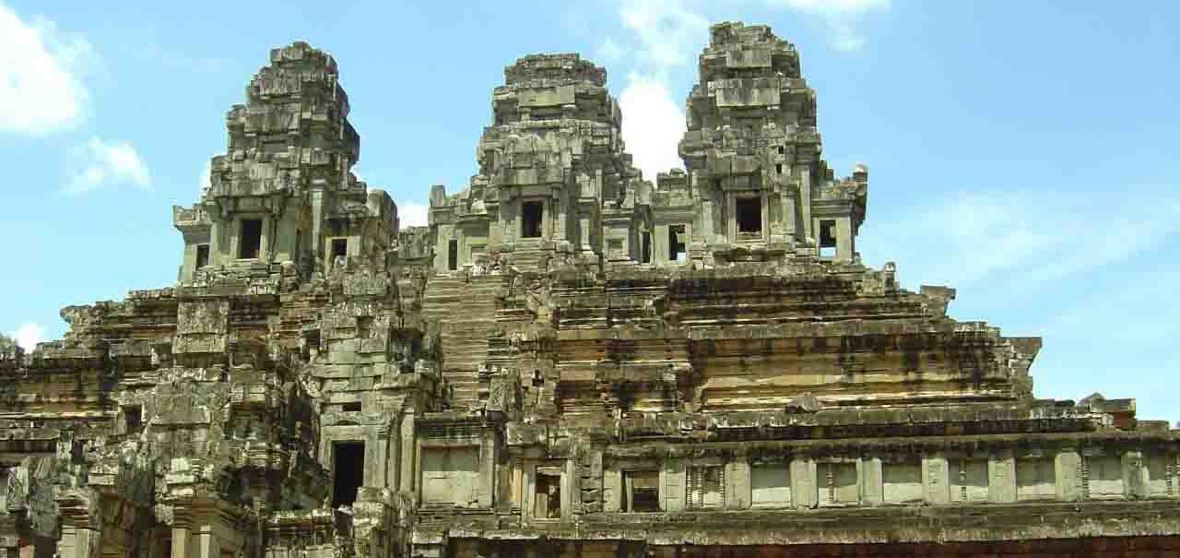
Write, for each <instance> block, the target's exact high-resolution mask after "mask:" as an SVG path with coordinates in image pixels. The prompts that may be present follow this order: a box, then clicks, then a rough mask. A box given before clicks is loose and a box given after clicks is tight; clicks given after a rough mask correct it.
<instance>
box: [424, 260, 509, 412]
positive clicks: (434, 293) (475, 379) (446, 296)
mask: <svg viewBox="0 0 1180 558" xmlns="http://www.w3.org/2000/svg"><path fill="white" fill-rule="evenodd" d="M503 286H504V276H502V275H479V276H474V277H463V276H450V275H436V276H434V277H431V278H430V279H429V281H427V283H426V302H425V304H424V305H423V309H422V312H423V315H424V316H425V317H426V319H428V320H437V321H438V324H439V332H440V337H441V340H442V349H443V362H442V372H443V377H444V378H446V381H447V384H448V385H449V386H451V388H452V390H453V398H452V400H451V407H452V408H454V409H457V410H466V409H468V408H469V407H470V406H471V405H472V403H475V402H476V401H478V400H479V389H480V385H479V369H480V367H481V366H482V365H484V363H486V362H487V359H488V335H489V334H491V333H492V331H493V329H494V327H495V325H496V311H497V298H498V296H499V295H500V291H501V289H502V288H503Z"/></svg>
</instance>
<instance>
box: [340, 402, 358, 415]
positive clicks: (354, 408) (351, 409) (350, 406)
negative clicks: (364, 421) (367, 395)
mask: <svg viewBox="0 0 1180 558" xmlns="http://www.w3.org/2000/svg"><path fill="white" fill-rule="evenodd" d="M344 412H346V413H359V412H361V402H360V401H352V402H349V403H345V404H344Z"/></svg>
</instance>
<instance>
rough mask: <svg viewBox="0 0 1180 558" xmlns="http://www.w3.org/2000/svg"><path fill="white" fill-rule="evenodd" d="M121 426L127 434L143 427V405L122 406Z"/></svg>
mask: <svg viewBox="0 0 1180 558" xmlns="http://www.w3.org/2000/svg"><path fill="white" fill-rule="evenodd" d="M123 427H124V430H125V431H126V432H127V433H128V434H132V433H135V432H139V429H140V428H143V407H141V406H139V405H128V406H126V407H123Z"/></svg>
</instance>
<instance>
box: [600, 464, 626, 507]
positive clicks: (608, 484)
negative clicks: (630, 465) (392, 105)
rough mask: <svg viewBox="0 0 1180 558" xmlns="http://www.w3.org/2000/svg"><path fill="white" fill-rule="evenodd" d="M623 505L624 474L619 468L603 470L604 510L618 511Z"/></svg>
mask: <svg viewBox="0 0 1180 558" xmlns="http://www.w3.org/2000/svg"><path fill="white" fill-rule="evenodd" d="M622 507H623V474H622V472H621V471H619V470H618V469H606V468H603V470H602V511H604V512H617V511H621V510H622Z"/></svg>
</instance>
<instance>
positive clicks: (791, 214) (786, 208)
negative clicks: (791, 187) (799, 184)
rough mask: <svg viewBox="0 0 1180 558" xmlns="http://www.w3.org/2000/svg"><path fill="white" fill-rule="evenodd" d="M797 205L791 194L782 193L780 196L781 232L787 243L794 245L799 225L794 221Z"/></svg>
mask: <svg viewBox="0 0 1180 558" xmlns="http://www.w3.org/2000/svg"><path fill="white" fill-rule="evenodd" d="M797 207H798V206H797V204H796V202H795V195H794V193H793V192H789V191H787V192H783V196H782V212H783V213H782V230H783V234H784V236H786V238H787V242H790V243H792V244H794V242H795V241H796V240H797V239H798V236H799V225H798V222H797V221H796V219H797V215H796V213H795V212H796V211H798V209H797Z"/></svg>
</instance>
